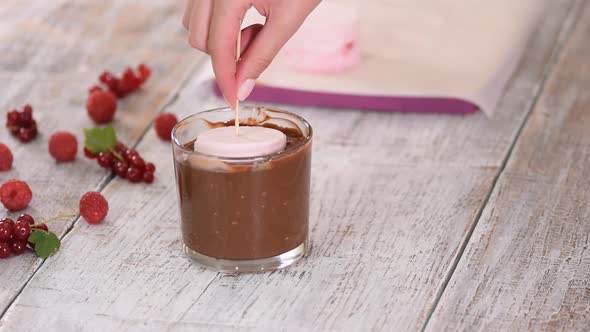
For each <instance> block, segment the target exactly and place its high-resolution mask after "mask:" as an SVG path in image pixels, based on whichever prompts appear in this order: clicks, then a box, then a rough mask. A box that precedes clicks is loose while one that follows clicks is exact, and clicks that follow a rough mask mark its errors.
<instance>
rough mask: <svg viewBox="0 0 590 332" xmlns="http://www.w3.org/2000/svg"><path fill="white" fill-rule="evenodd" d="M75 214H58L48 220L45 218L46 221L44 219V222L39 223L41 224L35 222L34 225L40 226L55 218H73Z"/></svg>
mask: <svg viewBox="0 0 590 332" xmlns="http://www.w3.org/2000/svg"><path fill="white" fill-rule="evenodd" d="M75 216H76V215H75V214H59V215H57V216H55V217H51V218H49V219H47V220H45V221H43V222H41V223H39V224H34V225H33V227H38V226H39V225H41V224H47V223H48V222H50V221H54V220H57V219H62V218H73V217H75Z"/></svg>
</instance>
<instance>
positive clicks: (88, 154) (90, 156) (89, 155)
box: [84, 147, 98, 159]
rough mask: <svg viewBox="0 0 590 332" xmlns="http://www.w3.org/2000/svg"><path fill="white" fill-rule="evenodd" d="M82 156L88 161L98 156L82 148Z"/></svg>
mask: <svg viewBox="0 0 590 332" xmlns="http://www.w3.org/2000/svg"><path fill="white" fill-rule="evenodd" d="M84 155H85V156H86V157H87V158H89V159H96V158H97V157H98V155H97V154H96V153H94V152H92V151H90V150H88V149H87V148H86V147H84Z"/></svg>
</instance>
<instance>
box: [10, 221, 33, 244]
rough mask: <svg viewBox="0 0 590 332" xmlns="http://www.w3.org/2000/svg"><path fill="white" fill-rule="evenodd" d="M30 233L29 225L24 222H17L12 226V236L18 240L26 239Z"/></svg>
mask: <svg viewBox="0 0 590 332" xmlns="http://www.w3.org/2000/svg"><path fill="white" fill-rule="evenodd" d="M29 235H31V225H29V224H27V223H26V222H18V223H16V226H15V227H14V237H15V238H16V239H18V240H22V241H26V240H27V239H28V238H29Z"/></svg>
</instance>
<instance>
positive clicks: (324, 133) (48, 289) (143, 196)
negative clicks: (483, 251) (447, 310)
mask: <svg viewBox="0 0 590 332" xmlns="http://www.w3.org/2000/svg"><path fill="white" fill-rule="evenodd" d="M573 3H574V2H573V1H566V0H560V1H554V2H551V5H550V8H549V9H548V11H547V15H546V17H545V20H544V23H543V24H542V25H540V27H539V30H538V31H537V33H536V34H535V37H534V38H533V40H532V41H531V44H530V47H529V49H528V51H527V53H526V54H525V58H524V60H523V61H522V64H521V66H520V67H519V69H518V72H517V73H516V75H515V78H514V79H513V80H512V82H511V83H510V86H509V89H508V92H507V94H506V96H505V97H504V99H503V101H502V102H501V105H500V107H499V109H498V112H497V115H496V116H495V117H494V118H492V119H487V118H485V116H483V115H482V114H474V115H470V116H447V115H418V114H384V113H368V112H358V111H336V110H329V109H312V108H293V107H289V109H290V110H292V111H295V112H297V113H298V114H300V115H302V116H304V117H306V118H307V119H308V120H309V121H310V122H311V123H312V125H313V126H314V129H315V133H316V135H315V138H314V140H315V143H314V144H315V148H314V160H313V179H312V210H311V244H312V249H311V252H310V254H309V257H307V259H305V260H303V261H301V262H300V263H299V264H297V265H295V266H293V267H291V268H288V269H286V270H282V271H277V272H273V273H265V274H244V275H225V274H218V273H214V272H211V271H208V270H204V269H202V268H200V267H198V266H197V265H195V264H194V263H193V262H192V261H191V260H190V259H188V258H186V257H185V256H184V255H183V254H182V253H181V251H180V237H179V235H180V230H179V217H178V211H177V201H176V192H175V184H174V177H173V171H172V166H173V165H172V156H171V147H170V145H169V144H167V143H164V142H161V141H160V140H158V139H157V138H156V137H155V135H154V133H153V132H152V131H148V132H147V134H146V135H145V136H144V137H143V139H142V140H141V142H140V143H139V146H138V149H139V150H140V151H141V152H142V154H143V155H145V158H146V159H148V160H153V161H155V162H156V166H157V168H158V173H157V174H158V177H157V180H156V182H155V183H154V184H153V185H150V186H147V185H143V186H142V185H135V186H134V185H130V184H128V183H127V182H125V181H122V180H120V179H114V180H113V181H111V182H109V183H108V185H107V186H106V187H105V188H104V190H103V193H104V195H105V196H106V197H107V199H108V200H109V202H110V213H109V216H108V218H107V220H106V221H105V223H104V224H103V225H101V226H94V227H93V226H90V225H88V224H86V223H84V222H77V223H75V225H74V226H73V229H72V230H71V231H70V232H69V233H68V234H67V235H66V236H65V238H64V241H63V247H62V249H61V250H60V251H59V252H57V253H56V255H54V256H53V257H51V258H49V259H48V260H47V261H46V263H45V264H43V265H42V266H41V267H40V268H39V270H38V271H37V273H35V275H34V276H33V277H32V278H31V280H30V281H29V282H28V284H27V285H26V287H25V288H24V289H23V290H22V292H21V293H20V294H19V296H18V297H17V298H16V300H15V301H14V302H13V303H12V304H11V305H10V307H9V308H8V310H6V312H5V314H4V315H3V317H2V319H1V320H0V331H13V330H15V329H22V330H36V329H40V328H41V327H44V328H53V329H60V330H61V331H80V330H84V331H93V330H117V331H119V330H121V331H125V330H142V331H145V330H153V331H162V330H187V331H188V330H195V329H207V330H232V329H240V330H274V329H284V330H335V331H339V330H392V329H393V330H400V331H405V330H420V329H422V328H423V327H424V325H425V324H426V323H427V321H428V318H429V316H430V314H431V313H432V312H433V310H434V309H435V304H436V303H437V301H438V299H439V297H440V294H441V293H442V291H443V289H444V286H445V285H446V284H447V282H448V280H449V278H450V277H451V274H452V272H453V271H454V269H455V266H456V263H457V261H458V260H459V259H460V256H461V254H462V250H463V248H464V246H465V244H466V243H467V241H468V240H469V236H470V235H471V231H472V229H473V227H474V225H475V223H476V221H477V220H478V218H479V215H480V213H481V211H482V209H483V207H484V205H485V202H486V201H487V199H488V197H489V194H490V192H491V190H492V188H493V184H494V182H495V180H496V179H497V176H498V174H499V172H500V171H501V170H502V168H503V166H504V163H505V160H506V158H507V157H508V154H509V152H510V151H511V147H512V146H513V144H514V141H515V140H516V139H517V137H518V134H519V132H520V129H521V127H522V125H523V123H524V121H525V120H526V119H527V115H528V114H529V111H530V109H531V107H532V105H533V104H534V103H535V101H536V99H537V96H538V95H539V93H540V92H541V88H542V84H543V81H544V78H545V77H546V74H547V72H548V71H549V70H550V68H552V65H553V63H552V61H551V59H552V56H554V55H555V53H557V52H558V50H559V46H560V45H561V43H560V42H559V40H560V38H564V37H565V35H566V33H565V32H564V30H567V24H565V25H564V23H566V22H568V17H570V16H571V15H570V14H571V13H572V12H573V10H574V8H575V7H573V6H572V4H573ZM560 36H561V37H560ZM146 38H148V37H146ZM209 71H210V69H209V68H208V67H204V68H203V69H202V70H201V71H200V72H199V74H198V75H195V76H193V77H192V78H191V81H190V82H189V84H188V85H187V86H186V87H185V88H183V89H182V91H181V92H180V94H179V96H178V98H177V99H175V100H174V101H173V102H172V103H171V104H170V105H169V106H168V107H166V110H167V111H170V112H174V113H176V114H178V115H179V116H185V115H188V114H192V113H194V112H196V111H199V110H204V109H207V108H212V107H216V106H222V101H221V100H219V99H217V98H215V97H213V96H212V94H211V92H210V91H211V90H210V86H209V81H208V80H209ZM169 94H170V93H169ZM376 134H377V135H376ZM89 168H90V166H89ZM30 317H34V319H30Z"/></svg>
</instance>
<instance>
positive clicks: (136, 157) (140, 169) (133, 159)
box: [84, 142, 156, 183]
mask: <svg viewBox="0 0 590 332" xmlns="http://www.w3.org/2000/svg"><path fill="white" fill-rule="evenodd" d="M84 155H85V156H86V157H88V158H90V159H96V161H97V163H98V164H99V165H100V166H101V167H103V168H106V169H110V170H111V171H112V172H113V174H115V175H117V176H120V177H122V178H124V179H125V178H126V179H127V180H129V182H131V183H138V182H145V183H152V182H154V172H155V171H156V166H155V165H154V164H153V163H148V162H145V160H143V158H142V157H141V155H140V154H139V152H137V151H136V150H132V149H129V148H127V146H125V144H123V143H121V142H117V144H116V145H115V147H114V148H112V149H111V150H110V152H99V153H98V154H96V153H94V152H92V151H90V150H88V149H87V148H84Z"/></svg>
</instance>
